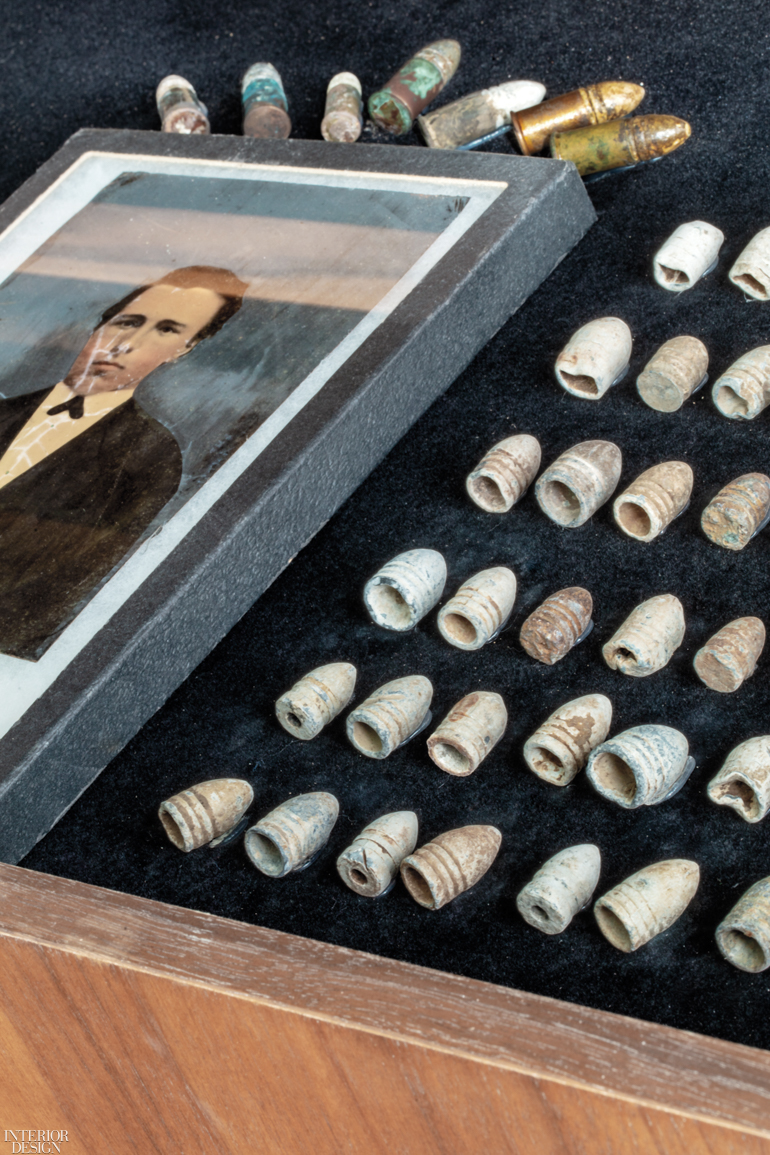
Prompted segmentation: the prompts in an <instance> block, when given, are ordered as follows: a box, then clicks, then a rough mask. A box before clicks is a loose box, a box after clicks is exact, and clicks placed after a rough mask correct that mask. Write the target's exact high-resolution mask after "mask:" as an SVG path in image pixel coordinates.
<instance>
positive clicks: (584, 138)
mask: <svg viewBox="0 0 770 1155" xmlns="http://www.w3.org/2000/svg"><path fill="white" fill-rule="evenodd" d="M691 131H692V130H691V128H690V126H689V124H688V123H687V121H686V120H680V119H679V117H678V116H657V115H656V116H631V117H629V118H628V119H627V120H613V121H611V122H610V123H609V124H597V125H591V126H590V127H588V128H575V129H573V130H572V131H571V132H555V133H554V134H553V136H552V137H551V156H552V157H555V158H556V160H571V161H574V163H575V164H576V165H577V170H578V172H579V173H580V175H581V176H590V174H591V173H594V172H607V171H608V170H609V169H612V168H625V167H626V166H628V165H632V164H641V162H642V161H643V160H658V159H659V158H660V157H661V156H666V155H667V154H668V153H669V152H673V151H674V149H675V148H679V146H680V145H681V144H684V142H685V141H686V140H687V138H688V136H689V135H690V132H691Z"/></svg>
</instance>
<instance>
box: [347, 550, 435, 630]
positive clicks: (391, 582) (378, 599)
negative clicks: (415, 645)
mask: <svg viewBox="0 0 770 1155" xmlns="http://www.w3.org/2000/svg"><path fill="white" fill-rule="evenodd" d="M445 585H446V562H445V561H444V559H443V557H442V556H441V554H440V553H439V552H438V550H435V549H409V550H407V551H406V552H405V553H400V554H398V555H397V556H396V557H394V558H391V560H390V561H389V562H386V563H385V565H384V566H382V568H381V569H379V570H378V571H377V573H376V574H375V575H374V577H371V578H369V581H368V582H367V583H366V585H365V586H364V604H365V605H366V608H367V610H368V611H369V616H370V617H371V619H372V621H373V622H375V623H376V624H377V625H378V626H382V628H383V629H386V630H397V631H398V632H403V631H405V630H411V629H412V628H413V627H414V626H416V625H417V623H418V622H419V621H421V620H422V618H424V617H425V615H426V614H427V613H429V612H430V610H432V609H433V607H434V606H435V605H436V603H437V602H438V600H439V598H440V597H441V595H442V593H443V592H444V586H445Z"/></svg>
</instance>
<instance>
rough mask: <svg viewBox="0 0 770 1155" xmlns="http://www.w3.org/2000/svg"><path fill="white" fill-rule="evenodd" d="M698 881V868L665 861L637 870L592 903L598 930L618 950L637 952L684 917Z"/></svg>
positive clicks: (688, 863) (683, 860)
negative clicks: (681, 916)
mask: <svg viewBox="0 0 770 1155" xmlns="http://www.w3.org/2000/svg"><path fill="white" fill-rule="evenodd" d="M699 882H700V867H699V866H698V863H697V862H692V861H691V860H690V859H688V858H669V859H667V860H666V861H664V862H653V864H652V865H651V866H645V868H644V870H638V871H637V872H636V874H632V875H631V877H630V878H627V879H626V880H625V882H621V883H619V884H618V886H613V888H612V890H608V891H607V893H606V894H605V895H603V896H602V897H601V898H600V899H599V900H598V902H596V903H594V916H595V918H596V921H597V923H598V924H599V930H600V931H601V932H602V934H603V935H604V937H605V938H606V939H607V940H608V941H609V942H611V943H612V945H613V946H616V947H617V948H618V950H622V951H625V952H626V953H628V952H629V951H633V950H638V949H639V947H640V946H644V944H645V943H647V942H649V941H650V939H653V938H655V936H656V935H659V934H660V933H661V932H662V931H664V930H667V929H668V928H669V927H670V926H673V924H674V923H675V922H676V920H677V919H678V918H679V917H680V915H682V914H684V912H685V910H686V908H687V907H688V906H689V904H690V902H691V901H692V899H693V898H694V897H695V892H696V890H697V889H698V883H699Z"/></svg>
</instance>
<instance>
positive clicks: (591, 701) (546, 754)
mask: <svg viewBox="0 0 770 1155" xmlns="http://www.w3.org/2000/svg"><path fill="white" fill-rule="evenodd" d="M611 723H612V702H610V700H609V698H605V696H604V694H584V695H583V697H582V698H573V700H572V701H571V702H565V703H564V705H563V706H559V708H558V709H557V710H554V712H553V713H552V714H550V715H549V716H548V717H547V718H546V720H545V721H544V722H543V723H541V725H540V726H538V728H537V730H535V732H534V734H532V736H531V737H529V738H527V741H526V742H525V743H524V761H525V762H526V763H527V766H529V768H530V770H531V771H532V772H533V773H534V774H537V776H538V778H542V779H543V781H544V782H550V783H551V785H553V786H567V785H569V783H570V782H571V781H572V779H573V778H574V777H575V775H576V774H577V773H578V772H579V771H580V770H582V769H583V767H584V766H585V764H586V762H587V761H588V756H589V754H590V753H591V751H592V750H593V749H594V747H595V746H598V745H599V743H600V742H603V741H604V739H605V738H606V737H607V735H608V734H609V732H610V725H611Z"/></svg>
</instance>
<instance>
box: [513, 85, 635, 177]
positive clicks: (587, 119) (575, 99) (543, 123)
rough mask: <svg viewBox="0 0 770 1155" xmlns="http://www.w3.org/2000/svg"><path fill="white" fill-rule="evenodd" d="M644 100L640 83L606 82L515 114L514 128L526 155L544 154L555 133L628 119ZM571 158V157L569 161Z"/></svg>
mask: <svg viewBox="0 0 770 1155" xmlns="http://www.w3.org/2000/svg"><path fill="white" fill-rule="evenodd" d="M643 99H644V89H643V88H642V86H641V85H640V84H630V83H629V82H627V81H625V80H603V81H602V82H601V83H600V84H589V85H587V87H586V88H577V89H575V91H574V92H565V93H563V95H561V96H553V97H551V99H550V100H546V101H545V102H544V103H543V104H538V105H536V106H535V107H534V108H528V109H525V110H524V111H522V112H515V113H514V114H513V115H512V116H511V127H512V128H513V132H514V136H515V137H516V141H517V143H518V146H519V148H520V149H521V151H522V152H523V153H524V155H525V156H531V155H532V154H533V153H535V152H542V150H543V149H544V148H545V146H546V144H547V143H548V138H549V136H551V135H552V133H554V132H562V131H565V130H566V129H570V128H581V127H582V126H583V125H594V124H604V122H605V121H607V120H615V119H616V118H617V117H619V116H628V114H629V112H633V111H634V109H635V108H636V106H637V104H639V102H640V101H641V100H643ZM570 159H571V158H570Z"/></svg>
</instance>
